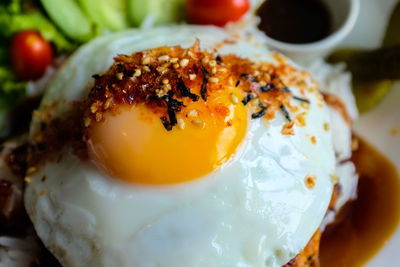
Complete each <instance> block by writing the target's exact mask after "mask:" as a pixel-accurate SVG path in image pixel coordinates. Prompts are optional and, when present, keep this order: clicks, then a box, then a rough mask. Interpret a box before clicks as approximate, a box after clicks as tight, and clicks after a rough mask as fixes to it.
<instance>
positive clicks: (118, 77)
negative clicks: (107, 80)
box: [115, 72, 124, 81]
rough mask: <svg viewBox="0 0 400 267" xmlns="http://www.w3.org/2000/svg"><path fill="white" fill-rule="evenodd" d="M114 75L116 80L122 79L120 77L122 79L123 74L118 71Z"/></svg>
mask: <svg viewBox="0 0 400 267" xmlns="http://www.w3.org/2000/svg"><path fill="white" fill-rule="evenodd" d="M115 76H116V77H117V79H118V80H120V81H122V79H124V74H123V73H122V72H118V73H117V74H115Z"/></svg>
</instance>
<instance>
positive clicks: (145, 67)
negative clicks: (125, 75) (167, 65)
mask: <svg viewBox="0 0 400 267" xmlns="http://www.w3.org/2000/svg"><path fill="white" fill-rule="evenodd" d="M143 70H144V71H145V72H150V71H151V70H150V68H149V66H144V67H143Z"/></svg>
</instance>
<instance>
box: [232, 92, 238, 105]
mask: <svg viewBox="0 0 400 267" xmlns="http://www.w3.org/2000/svg"><path fill="white" fill-rule="evenodd" d="M231 100H232V103H233V104H238V103H239V98H238V97H237V96H236V95H235V94H234V93H231Z"/></svg>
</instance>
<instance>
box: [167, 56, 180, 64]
mask: <svg viewBox="0 0 400 267" xmlns="http://www.w3.org/2000/svg"><path fill="white" fill-rule="evenodd" d="M178 60H179V59H178V58H177V57H173V58H171V60H170V61H169V62H171V63H176V62H178Z"/></svg>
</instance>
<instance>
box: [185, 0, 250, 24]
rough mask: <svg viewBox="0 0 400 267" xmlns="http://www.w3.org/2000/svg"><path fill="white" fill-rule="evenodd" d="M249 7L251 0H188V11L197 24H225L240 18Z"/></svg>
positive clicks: (193, 21)
mask: <svg viewBox="0 0 400 267" xmlns="http://www.w3.org/2000/svg"><path fill="white" fill-rule="evenodd" d="M249 8H250V3H249V0H186V12H187V14H188V16H189V20H190V21H191V22H192V23H195V24H213V25H217V26H224V25H225V24H226V23H227V22H229V21H237V20H238V19H240V18H241V17H242V16H243V15H244V14H245V13H246V12H247V10H249Z"/></svg>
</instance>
